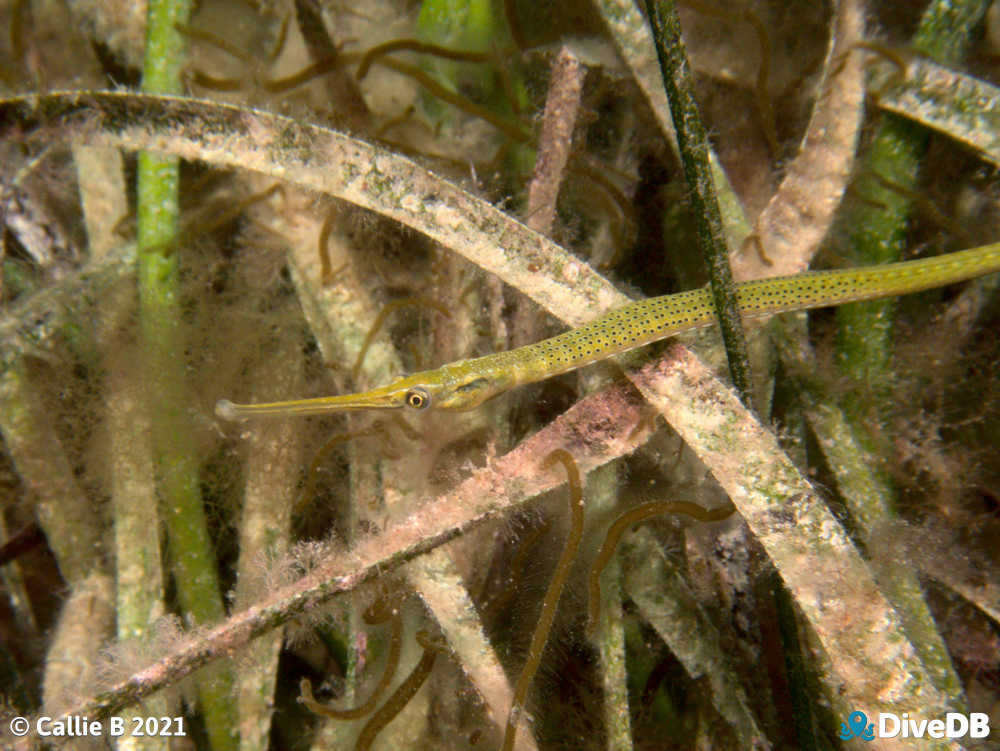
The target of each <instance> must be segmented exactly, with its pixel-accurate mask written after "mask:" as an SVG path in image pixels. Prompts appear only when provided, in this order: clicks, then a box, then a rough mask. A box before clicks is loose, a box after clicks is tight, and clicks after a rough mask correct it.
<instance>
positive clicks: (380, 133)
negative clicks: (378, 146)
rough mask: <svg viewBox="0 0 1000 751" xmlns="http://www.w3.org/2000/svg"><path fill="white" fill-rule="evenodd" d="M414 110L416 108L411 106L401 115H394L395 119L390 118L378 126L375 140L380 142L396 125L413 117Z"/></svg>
mask: <svg viewBox="0 0 1000 751" xmlns="http://www.w3.org/2000/svg"><path fill="white" fill-rule="evenodd" d="M415 109H416V108H415V107H414V106H413V105H412V104H411V105H410V106H409V107H407V108H406V109H405V110H403V111H402V113H400V114H398V115H396V116H395V117H390V118H389V119H388V120H386V121H385V122H384V123H382V124H381V125H380V126H378V128H377V129H376V130H375V138H376V139H377V140H380V141H381V140H382V139H383V138H384V137H385V134H386V133H388V132H389V131H390V130H392V129H393V128H395V127H396V126H397V125H402V124H403V123H405V122H406V121H407V120H409V119H410V118H411V117H413V112H414V110H415Z"/></svg>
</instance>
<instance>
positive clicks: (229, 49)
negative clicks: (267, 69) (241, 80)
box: [174, 23, 254, 67]
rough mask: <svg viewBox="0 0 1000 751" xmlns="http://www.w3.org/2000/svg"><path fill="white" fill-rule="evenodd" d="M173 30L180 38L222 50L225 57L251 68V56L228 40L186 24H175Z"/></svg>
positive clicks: (252, 60) (252, 61)
mask: <svg viewBox="0 0 1000 751" xmlns="http://www.w3.org/2000/svg"><path fill="white" fill-rule="evenodd" d="M174 28H175V29H177V31H179V32H180V33H181V35H182V36H186V37H188V38H189V39H197V40H198V41H199V42H204V43H205V44H208V45H211V46H212V47H215V48H217V49H220V50H222V51H223V52H225V53H226V54H227V55H230V56H231V57H235V58H236V59H237V60H239V61H240V62H242V63H244V64H246V65H247V66H248V67H253V64H254V59H253V56H252V55H250V53H248V52H247V51H246V50H243V49H240V48H239V47H237V46H236V45H235V44H233V43H232V42H230V41H229V40H228V39H225V38H223V37H220V36H218V35H217V34H213V33H212V32H211V31H205V30H204V29H199V28H197V27H195V26H189V25H188V24H186V23H175V24H174Z"/></svg>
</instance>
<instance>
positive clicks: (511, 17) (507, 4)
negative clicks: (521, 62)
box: [503, 0, 528, 50]
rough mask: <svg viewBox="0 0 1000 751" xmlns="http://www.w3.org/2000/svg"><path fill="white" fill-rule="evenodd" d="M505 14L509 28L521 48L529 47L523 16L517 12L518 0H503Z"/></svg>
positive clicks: (511, 35)
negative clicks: (522, 24)
mask: <svg viewBox="0 0 1000 751" xmlns="http://www.w3.org/2000/svg"><path fill="white" fill-rule="evenodd" d="M503 14H504V17H505V18H506V19H507V30H508V31H510V38H511V39H513V40H514V44H516V45H517V48H518V49H519V50H525V49H527V48H528V42H527V40H526V38H525V36H524V29H523V28H522V27H521V17H520V16H519V15H518V13H517V0H503Z"/></svg>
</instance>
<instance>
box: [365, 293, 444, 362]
mask: <svg viewBox="0 0 1000 751" xmlns="http://www.w3.org/2000/svg"><path fill="white" fill-rule="evenodd" d="M407 305H420V306H422V307H425V308H433V309H434V310H436V311H437V312H438V313H440V314H441V315H443V316H444V317H445V318H451V312H450V311H449V310H448V308H446V307H445V306H444V305H442V304H441V303H439V302H437V301H435V300H429V299H427V298H426V297H404V298H402V299H400V300H393V301H392V302H390V303H387V304H386V305H385V307H383V308H382V310H381V311H380V312H379V314H378V316H376V318H375V323H373V324H372V327H371V328H370V329H368V333H367V334H366V335H365V340H364V342H362V343H361V349H360V351H359V352H358V359H357V360H356V361H355V363H354V367H353V368H351V377H353V378H354V380H357V379H358V376H359V375H360V374H361V365H362V364H363V363H364V361H365V356H366V355H367V354H368V349H369V348H370V347H371V346H372V342H373V341H375V337H376V336H377V335H378V332H379V330H380V329H381V328H382V326H383V325H384V324H385V321H386V319H387V318H388V317H389V316H390V315H392V314H393V313H395V312H396V311H397V310H399V309H400V308H403V307H406V306H407Z"/></svg>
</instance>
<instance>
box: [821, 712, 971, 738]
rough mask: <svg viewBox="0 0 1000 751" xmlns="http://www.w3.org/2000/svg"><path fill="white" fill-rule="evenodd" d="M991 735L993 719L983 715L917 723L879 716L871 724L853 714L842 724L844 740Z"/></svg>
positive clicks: (886, 714) (863, 716) (951, 714)
mask: <svg viewBox="0 0 1000 751" xmlns="http://www.w3.org/2000/svg"><path fill="white" fill-rule="evenodd" d="M989 734H990V718H989V715H987V714H985V713H983V712H973V713H971V714H962V713H960V712H948V714H946V715H945V716H944V719H943V720H942V719H935V720H927V719H915V718H913V717H910V715H908V714H907V713H906V712H904V713H903V714H902V716H900V715H897V714H893V713H892V712H879V715H878V722H877V723H874V722H873V723H869V722H868V715H866V714H865V713H864V712H851V714H850V715H849V716H848V718H847V722H842V723H840V737H841V739H842V740H845V741H846V740H850V739H851V738H859V739H861V740H865V741H871V740H874V739H875V738H966V737H968V738H986V737H987V736H988V735H989Z"/></svg>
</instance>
